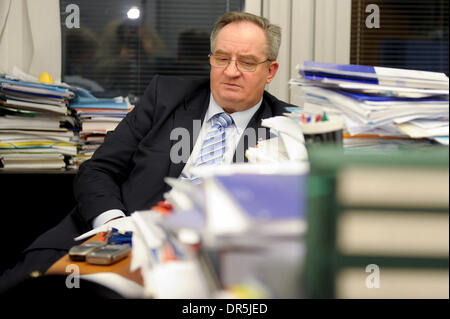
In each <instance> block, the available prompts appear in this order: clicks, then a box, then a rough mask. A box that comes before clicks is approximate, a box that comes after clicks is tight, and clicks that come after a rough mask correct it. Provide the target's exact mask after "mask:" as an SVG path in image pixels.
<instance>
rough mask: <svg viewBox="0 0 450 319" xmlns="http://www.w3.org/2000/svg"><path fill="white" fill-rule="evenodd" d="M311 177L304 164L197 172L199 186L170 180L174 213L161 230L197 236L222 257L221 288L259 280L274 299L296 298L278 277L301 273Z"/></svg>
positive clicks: (169, 199)
mask: <svg viewBox="0 0 450 319" xmlns="http://www.w3.org/2000/svg"><path fill="white" fill-rule="evenodd" d="M308 171H309V165H308V163H306V162H295V161H291V162H280V163H265V164H249V163H242V164H233V165H221V166H216V167H214V166H203V167H197V168H196V169H193V170H192V173H193V174H195V175H196V176H199V177H200V178H201V179H202V183H201V184H199V185H194V184H191V183H189V182H186V181H185V180H179V179H171V178H167V179H166V182H167V183H168V184H169V185H171V186H172V190H171V191H170V192H169V193H167V194H166V195H165V197H166V201H167V202H169V203H171V204H172V205H173V207H174V208H175V209H174V211H173V213H172V214H171V215H170V216H169V217H168V218H165V219H164V220H163V221H162V223H161V225H163V227H164V229H166V230H168V231H170V232H173V233H180V232H182V231H186V229H187V230H189V231H191V232H194V233H195V234H197V236H199V238H201V243H202V246H203V247H205V248H209V249H213V250H214V251H219V252H221V254H220V256H221V258H220V266H219V268H220V272H219V273H220V278H219V280H220V282H221V284H222V285H223V286H225V287H230V286H233V285H239V284H242V283H243V282H246V281H248V280H251V279H252V278H253V279H254V278H255V276H256V277H259V278H264V282H265V283H266V284H267V286H266V288H267V291H270V292H271V293H272V294H273V295H272V296H273V297H285V298H289V297H291V298H292V297H294V295H295V294H296V293H297V292H298V291H297V292H294V291H293V290H295V288H293V290H289V291H286V290H285V289H286V285H284V284H282V286H283V287H281V286H280V285H281V281H280V280H279V276H277V275H276V274H277V273H278V272H279V271H280V269H281V268H283V267H286V268H284V269H285V270H286V275H287V273H288V272H292V274H293V273H295V272H297V271H299V270H300V266H299V263H300V262H301V256H300V255H301V254H302V252H303V250H302V245H303V243H302V241H301V238H302V237H303V236H304V235H305V233H306V228H307V227H306V206H307V193H306V182H307V175H308ZM275 255H276V256H277V257H275ZM263 269H264V270H263ZM288 269H289V271H288ZM277 278H278V279H277ZM291 279H292V278H291ZM297 288H298V287H297ZM261 294H262V295H264V294H263V293H261Z"/></svg>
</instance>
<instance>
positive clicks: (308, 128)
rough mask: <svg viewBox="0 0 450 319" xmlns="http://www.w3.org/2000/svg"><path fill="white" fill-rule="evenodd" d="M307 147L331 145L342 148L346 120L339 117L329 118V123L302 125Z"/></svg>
mask: <svg viewBox="0 0 450 319" xmlns="http://www.w3.org/2000/svg"><path fill="white" fill-rule="evenodd" d="M300 126H301V128H302V130H303V136H304V138H305V143H306V145H311V144H316V143H330V144H336V145H341V146H342V134H343V129H344V119H343V118H342V117H339V116H333V117H329V119H328V120H327V121H323V122H310V123H300Z"/></svg>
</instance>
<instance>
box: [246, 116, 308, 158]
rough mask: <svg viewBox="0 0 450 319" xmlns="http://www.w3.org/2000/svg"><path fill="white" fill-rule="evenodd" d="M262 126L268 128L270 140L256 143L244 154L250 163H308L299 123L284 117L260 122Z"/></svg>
mask: <svg viewBox="0 0 450 319" xmlns="http://www.w3.org/2000/svg"><path fill="white" fill-rule="evenodd" d="M261 124H262V126H264V127H268V128H270V138H268V139H266V140H260V141H258V143H257V145H256V146H255V147H249V148H248V149H247V151H246V153H245V156H246V157H247V159H248V161H249V162H250V163H282V162H299V163H302V162H305V163H307V162H308V152H307V150H306V147H305V139H304V136H303V132H302V128H301V125H300V122H299V121H298V120H296V119H294V118H289V117H286V116H275V117H271V118H267V119H263V120H262V123H261Z"/></svg>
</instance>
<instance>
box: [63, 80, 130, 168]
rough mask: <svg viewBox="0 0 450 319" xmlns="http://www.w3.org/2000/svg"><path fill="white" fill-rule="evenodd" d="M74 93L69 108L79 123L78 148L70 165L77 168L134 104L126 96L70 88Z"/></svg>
mask: <svg viewBox="0 0 450 319" xmlns="http://www.w3.org/2000/svg"><path fill="white" fill-rule="evenodd" d="M72 91H73V92H74V93H75V94H76V98H74V99H73V100H72V101H71V102H70V104H69V108H70V109H71V110H73V111H74V112H75V116H76V118H77V119H78V120H79V122H80V125H81V130H80V140H81V147H80V150H79V152H78V154H77V156H75V157H74V158H72V160H71V167H73V168H77V167H78V166H79V165H80V164H81V163H82V162H84V161H85V160H87V159H89V158H90V157H91V156H92V154H94V152H95V150H96V149H97V148H98V147H99V146H100V145H101V144H102V143H103V141H104V139H105V136H106V133H107V132H108V131H113V130H114V129H115V128H116V127H117V125H118V124H119V123H120V121H121V120H122V119H123V118H124V117H125V116H126V115H127V114H128V112H130V111H131V110H132V109H133V108H134V106H133V105H131V104H130V102H129V100H128V97H121V96H120V97H116V98H97V97H95V96H93V95H92V94H91V93H90V92H89V91H87V90H85V89H82V88H72Z"/></svg>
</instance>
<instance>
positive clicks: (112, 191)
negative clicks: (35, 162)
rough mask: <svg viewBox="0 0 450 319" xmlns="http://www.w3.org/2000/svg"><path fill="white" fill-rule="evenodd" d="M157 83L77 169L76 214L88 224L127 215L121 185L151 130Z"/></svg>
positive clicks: (75, 187) (154, 82)
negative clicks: (139, 147) (121, 213)
mask: <svg viewBox="0 0 450 319" xmlns="http://www.w3.org/2000/svg"><path fill="white" fill-rule="evenodd" d="M157 82H158V77H157V76H155V77H154V78H153V80H152V82H151V83H150V85H149V86H148V87H147V89H146V90H145V93H144V95H143V97H142V100H141V102H140V104H139V105H138V106H136V108H135V109H134V110H133V111H131V112H130V113H129V114H128V115H127V116H126V117H125V118H124V119H123V120H122V121H121V122H120V124H119V125H118V126H117V128H116V129H115V130H114V131H113V132H108V134H107V135H106V137H105V141H104V143H103V144H102V145H101V146H100V147H99V148H98V149H97V151H96V152H95V153H94V155H93V156H92V158H91V159H90V160H88V161H86V162H85V163H83V164H82V165H81V166H80V169H79V172H78V174H77V176H76V178H75V182H74V193H75V199H76V200H77V204H78V209H79V212H80V214H81V216H82V217H83V219H84V220H85V221H86V222H88V223H92V222H93V221H94V219H95V218H96V217H98V216H99V215H100V214H102V213H104V212H107V211H109V210H113V209H115V210H120V211H122V212H125V213H127V212H126V208H125V207H124V205H123V203H122V198H121V185H122V183H123V182H124V181H125V180H126V179H127V176H128V174H129V172H130V170H131V165H130V163H131V159H132V157H133V154H134V153H135V151H136V149H137V147H138V144H139V142H140V141H141V140H142V138H143V137H144V136H145V135H146V134H147V133H148V131H149V130H150V129H151V128H152V124H153V116H154V110H155V107H156V87H157ZM104 216H106V215H104ZM110 217H111V216H110ZM114 217H118V215H117V214H116V215H115V216H112V218H114ZM103 219H105V220H104V221H103V222H105V221H107V220H108V218H107V217H105V218H103ZM109 219H111V218H109ZM99 220H100V222H101V220H102V218H100V219H97V220H96V223H99Z"/></svg>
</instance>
